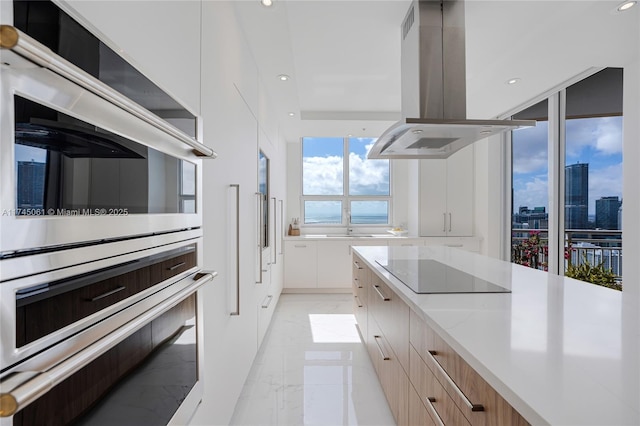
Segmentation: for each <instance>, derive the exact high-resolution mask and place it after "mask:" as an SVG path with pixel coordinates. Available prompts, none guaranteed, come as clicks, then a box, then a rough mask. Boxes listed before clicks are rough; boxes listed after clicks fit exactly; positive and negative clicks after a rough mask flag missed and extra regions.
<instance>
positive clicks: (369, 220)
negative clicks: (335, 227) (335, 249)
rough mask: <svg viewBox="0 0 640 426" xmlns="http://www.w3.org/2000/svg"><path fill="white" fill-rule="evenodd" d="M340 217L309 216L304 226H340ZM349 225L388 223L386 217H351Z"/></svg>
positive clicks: (387, 217)
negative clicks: (315, 224)
mask: <svg viewBox="0 0 640 426" xmlns="http://www.w3.org/2000/svg"><path fill="white" fill-rule="evenodd" d="M341 221H342V218H341V217H340V215H325V216H323V215H313V214H311V215H309V216H307V217H306V218H305V222H304V223H305V224H307V225H309V224H314V223H317V224H323V225H324V224H340V223H341ZM351 223H352V224H355V225H385V224H387V223H389V216H388V215H386V214H385V215H361V216H359V215H352V216H351Z"/></svg>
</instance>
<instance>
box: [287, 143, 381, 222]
mask: <svg viewBox="0 0 640 426" xmlns="http://www.w3.org/2000/svg"><path fill="white" fill-rule="evenodd" d="M313 137H314V136H308V138H313ZM305 138H306V137H302V138H301V139H300V145H301V147H300V148H301V149H300V158H299V164H300V214H301V216H302V217H301V221H300V227H306V228H318V227H322V228H325V227H326V228H339V227H349V228H351V227H354V228H388V227H389V226H391V225H392V223H393V161H391V160H387V161H389V195H349V143H350V140H351V139H358V138H354V137H353V136H351V137H349V136H347V137H343V138H342V195H305V194H304V139H305ZM366 139H373V140H375V138H366ZM306 201H339V202H341V203H342V209H341V220H340V223H306V222H305V217H306V215H305V202H306ZM352 201H386V202H387V218H388V222H387V223H384V224H377V223H364V224H360V223H352V222H351V202H352Z"/></svg>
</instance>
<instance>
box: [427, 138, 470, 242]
mask: <svg viewBox="0 0 640 426" xmlns="http://www.w3.org/2000/svg"><path fill="white" fill-rule="evenodd" d="M473 149H474V148H473V146H469V147H467V148H464V149H462V150H460V151H458V152H457V153H455V154H453V155H452V156H451V157H449V158H448V159H446V160H420V236H422V237H431V236H450V237H463V236H472V235H473V196H474V193H473V173H474V172H473V170H474V168H473V154H474V151H473Z"/></svg>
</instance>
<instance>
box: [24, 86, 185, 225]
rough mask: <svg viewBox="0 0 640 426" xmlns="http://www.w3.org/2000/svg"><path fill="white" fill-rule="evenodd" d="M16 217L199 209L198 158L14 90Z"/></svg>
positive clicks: (120, 213) (126, 213) (174, 211)
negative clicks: (186, 156) (177, 155)
mask: <svg viewBox="0 0 640 426" xmlns="http://www.w3.org/2000/svg"><path fill="white" fill-rule="evenodd" d="M14 102H15V167H16V182H17V185H16V216H42V215H50V216H51V215H58V216H60V215H64V216H74V215H77V216H84V215H128V214H139V213H144V214H149V213H195V212H196V183H195V182H196V181H195V179H196V165H195V164H194V163H191V162H188V161H185V160H181V159H179V158H175V157H172V156H170V155H167V154H165V153H162V152H160V151H157V150H155V149H153V148H149V147H147V146H145V145H142V144H140V143H137V142H134V141H131V140H129V139H126V138H123V137H121V136H119V135H116V134H114V133H111V132H109V131H107V130H104V129H101V128H99V127H96V126H93V125H91V124H89V123H86V122H84V121H81V120H78V119H76V118H74V117H71V116H69V115H67V114H64V113H61V112H59V111H56V110H54V109H52V108H49V107H46V106H43V105H40V104H38V103H36V102H33V101H31V100H28V99H25V98H22V97H20V96H14Z"/></svg>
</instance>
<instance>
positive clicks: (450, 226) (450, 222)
mask: <svg viewBox="0 0 640 426" xmlns="http://www.w3.org/2000/svg"><path fill="white" fill-rule="evenodd" d="M449 232H451V212H449Z"/></svg>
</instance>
